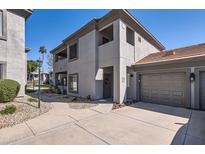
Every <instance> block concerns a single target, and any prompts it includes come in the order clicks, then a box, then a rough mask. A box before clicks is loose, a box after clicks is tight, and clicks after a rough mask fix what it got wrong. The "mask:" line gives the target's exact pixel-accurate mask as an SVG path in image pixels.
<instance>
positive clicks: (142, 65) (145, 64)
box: [132, 54, 205, 67]
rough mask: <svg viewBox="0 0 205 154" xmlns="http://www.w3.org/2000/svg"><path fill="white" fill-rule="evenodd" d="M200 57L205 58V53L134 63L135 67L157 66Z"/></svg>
mask: <svg viewBox="0 0 205 154" xmlns="http://www.w3.org/2000/svg"><path fill="white" fill-rule="evenodd" d="M198 58H205V54H200V55H194V56H187V57H183V58H174V59H167V60H159V61H152V62H147V63H138V64H134V65H132V66H133V67H145V66H147V67H148V66H155V65H161V64H170V63H175V62H183V61H189V62H190V60H195V59H198Z"/></svg>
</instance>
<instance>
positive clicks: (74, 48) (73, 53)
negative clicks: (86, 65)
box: [69, 43, 78, 60]
mask: <svg viewBox="0 0 205 154" xmlns="http://www.w3.org/2000/svg"><path fill="white" fill-rule="evenodd" d="M77 58H78V44H77V43H75V44H73V45H71V46H70V47H69V60H75V59H77Z"/></svg>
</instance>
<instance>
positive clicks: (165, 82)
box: [140, 72, 186, 106]
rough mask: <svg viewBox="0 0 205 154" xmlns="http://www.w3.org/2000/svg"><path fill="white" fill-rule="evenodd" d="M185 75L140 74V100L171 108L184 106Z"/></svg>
mask: <svg viewBox="0 0 205 154" xmlns="http://www.w3.org/2000/svg"><path fill="white" fill-rule="evenodd" d="M185 83H186V80H185V73H181V72H180V73H156V74H155V73H153V74H142V75H141V85H140V89H141V91H140V95H141V100H142V101H144V102H150V103H159V104H165V105H172V106H185V90H186V86H185Z"/></svg>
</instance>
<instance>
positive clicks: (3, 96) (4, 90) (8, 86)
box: [0, 79, 20, 103]
mask: <svg viewBox="0 0 205 154" xmlns="http://www.w3.org/2000/svg"><path fill="white" fill-rule="evenodd" d="M19 90H20V84H19V83H18V82H17V81H14V80H9V79H5V80H0V102H2V103H4V102H10V101H12V100H13V99H14V98H15V97H16V96H17V95H18V92H19Z"/></svg>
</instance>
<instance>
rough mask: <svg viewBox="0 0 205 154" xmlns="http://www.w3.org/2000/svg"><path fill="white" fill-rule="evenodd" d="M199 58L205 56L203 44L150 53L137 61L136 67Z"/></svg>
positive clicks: (204, 44)
mask: <svg viewBox="0 0 205 154" xmlns="http://www.w3.org/2000/svg"><path fill="white" fill-rule="evenodd" d="M199 56H205V43H203V44H197V45H192V46H188V47H183V48H178V49H173V50H167V51H160V52H156V53H152V54H149V55H148V56H146V57H144V58H143V59H141V60H139V61H138V62H137V63H136V65H141V64H151V63H158V62H166V61H173V60H180V59H186V58H194V57H199Z"/></svg>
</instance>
